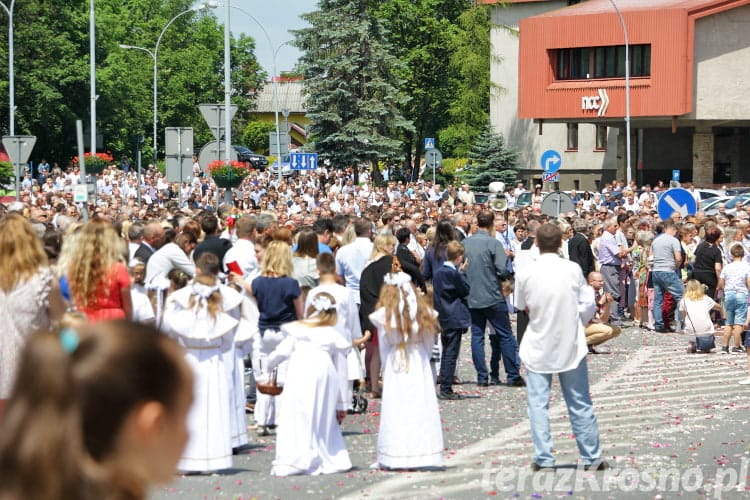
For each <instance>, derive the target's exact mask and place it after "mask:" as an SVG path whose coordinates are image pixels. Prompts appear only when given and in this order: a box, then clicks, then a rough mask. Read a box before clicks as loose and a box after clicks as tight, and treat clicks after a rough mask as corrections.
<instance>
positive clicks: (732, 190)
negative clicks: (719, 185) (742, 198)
mask: <svg viewBox="0 0 750 500" xmlns="http://www.w3.org/2000/svg"><path fill="white" fill-rule="evenodd" d="M747 192H750V187H747V186H745V187H734V188H729V189H727V193H726V194H727V196H737V195H738V194H742V193H747Z"/></svg>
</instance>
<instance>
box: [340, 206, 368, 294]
mask: <svg viewBox="0 0 750 500" xmlns="http://www.w3.org/2000/svg"><path fill="white" fill-rule="evenodd" d="M354 233H355V234H356V235H357V238H356V239H355V240H354V241H353V242H351V243H349V244H348V245H344V246H343V247H341V248H339V250H338V252H336V274H337V275H339V276H340V277H341V278H342V279H343V280H344V284H345V286H346V288H348V289H349V290H351V291H352V293H353V294H354V298H355V300H356V301H357V304H359V278H360V277H361V276H362V270H363V269H364V268H365V266H366V265H367V262H368V261H369V260H370V256H371V255H372V241H370V235H371V234H372V223H371V222H370V221H369V220H367V219H365V218H361V219H357V220H356V221H354Z"/></svg>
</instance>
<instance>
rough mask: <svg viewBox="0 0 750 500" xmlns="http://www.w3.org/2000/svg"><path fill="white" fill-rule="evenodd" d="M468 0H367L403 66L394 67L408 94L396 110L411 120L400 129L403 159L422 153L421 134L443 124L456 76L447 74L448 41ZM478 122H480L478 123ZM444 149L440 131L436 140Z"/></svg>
mask: <svg viewBox="0 0 750 500" xmlns="http://www.w3.org/2000/svg"><path fill="white" fill-rule="evenodd" d="M473 3H474V2H473V1H470V0H386V1H382V2H373V4H374V5H375V7H374V15H376V16H378V17H380V18H381V19H382V20H383V23H384V25H385V27H386V28H387V30H388V39H389V41H390V43H391V45H392V46H393V47H394V50H395V52H394V55H396V56H397V57H398V58H399V59H400V60H401V61H402V62H403V65H402V66H401V68H400V69H395V70H394V71H398V76H399V78H400V79H401V80H402V81H403V83H402V84H401V87H400V88H401V90H402V92H404V93H405V94H406V95H408V96H409V97H410V99H409V101H408V102H406V103H405V104H404V105H403V106H402V107H401V111H402V113H403V114H404V116H405V117H406V118H408V119H409V120H411V121H412V122H413V123H414V130H413V131H411V130H407V131H406V132H405V134H404V159H405V161H406V164H409V162H410V161H411V158H412V153H413V152H414V153H416V155H415V156H416V158H415V162H416V163H417V164H418V163H419V158H420V157H421V156H422V146H423V143H424V141H423V139H424V138H425V137H436V136H437V134H438V131H439V130H441V129H443V128H445V127H447V126H448V124H449V118H450V115H449V113H448V112H447V110H448V109H450V107H451V106H452V102H453V101H454V100H455V99H457V92H458V90H457V88H458V80H457V79H456V78H452V77H450V76H449V75H450V74H451V72H452V71H453V70H452V67H451V61H452V56H451V51H452V50H453V49H452V40H453V39H454V38H455V37H456V36H458V34H457V30H458V27H457V25H456V23H457V21H458V19H459V16H460V15H461V13H462V12H463V11H464V10H466V9H467V8H468V7H469V6H470V5H472V4H473ZM482 123H483V122H482ZM439 146H440V148H441V149H444V148H445V143H444V142H443V140H442V136H441V138H440V141H439Z"/></svg>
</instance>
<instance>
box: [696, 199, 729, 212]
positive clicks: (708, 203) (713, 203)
mask: <svg viewBox="0 0 750 500" xmlns="http://www.w3.org/2000/svg"><path fill="white" fill-rule="evenodd" d="M732 198H733V197H732V196H714V197H713V198H708V199H707V200H703V201H701V210H703V211H704V212H705V213H706V215H716V214H717V213H719V208H718V207H719V204H720V203H726V202H728V201H729V200H731V199H732Z"/></svg>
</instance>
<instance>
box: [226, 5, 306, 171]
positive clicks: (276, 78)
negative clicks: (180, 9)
mask: <svg viewBox="0 0 750 500" xmlns="http://www.w3.org/2000/svg"><path fill="white" fill-rule="evenodd" d="M228 5H229V2H227V3H226V4H224V7H227V6H228ZM231 8H233V9H235V10H239V11H240V12H242V13H243V14H245V15H246V16H247V17H249V18H250V19H252V20H253V21H255V24H257V25H258V28H260V30H261V31H262V32H263V34H264V35H265V36H266V40H267V41H268V47H269V48H270V49H271V55H272V58H271V63H272V65H273V67H272V68H271V71H272V73H273V75H272V79H273V110H274V124H275V126H276V129H275V134H276V161H277V162H278V164H279V184H281V136H280V132H279V75H278V74H277V72H276V56H277V55H278V53H279V49H281V47H283V46H284V45H288V44H289V43H291V42H292V40H287V41H286V42H284V43H282V44H280V45H279V46H278V47H276V48H275V49H274V48H273V42H272V41H271V37H270V36H269V35H268V31H266V28H264V27H263V24H262V23H261V22H260V21H258V19H257V18H256V17H255V16H254V15H252V14H251V13H249V12H248V11H246V10H244V9H241V8H240V7H237V6H231ZM227 17H228V16H227ZM271 152H272V151H269V153H271Z"/></svg>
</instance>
